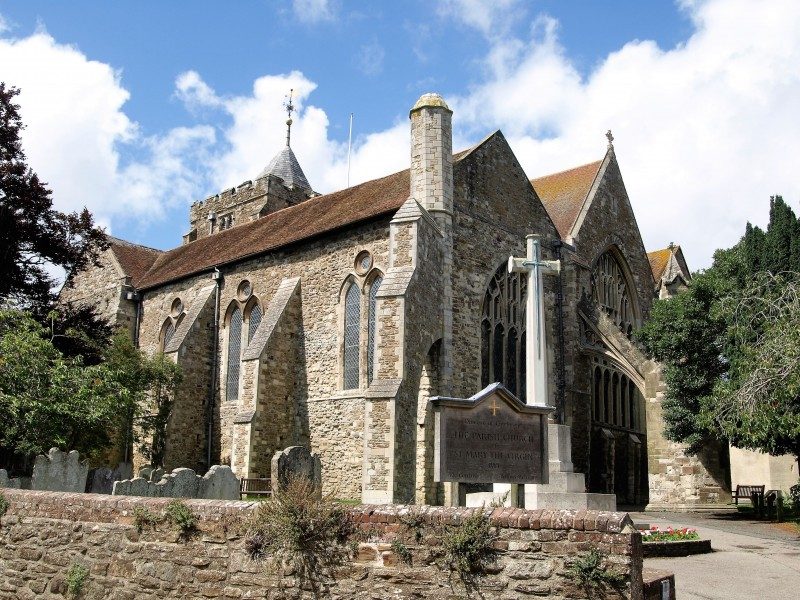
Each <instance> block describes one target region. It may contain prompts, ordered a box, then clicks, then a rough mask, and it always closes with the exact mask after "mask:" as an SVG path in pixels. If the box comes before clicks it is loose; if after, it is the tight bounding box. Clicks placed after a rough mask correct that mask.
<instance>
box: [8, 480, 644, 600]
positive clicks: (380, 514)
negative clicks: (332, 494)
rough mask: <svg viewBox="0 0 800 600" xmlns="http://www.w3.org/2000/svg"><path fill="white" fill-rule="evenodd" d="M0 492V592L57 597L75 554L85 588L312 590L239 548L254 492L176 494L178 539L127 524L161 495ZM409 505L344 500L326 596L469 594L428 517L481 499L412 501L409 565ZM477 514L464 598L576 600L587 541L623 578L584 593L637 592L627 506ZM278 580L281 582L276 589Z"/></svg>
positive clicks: (293, 593)
mask: <svg viewBox="0 0 800 600" xmlns="http://www.w3.org/2000/svg"><path fill="white" fill-rule="evenodd" d="M5 495H6V497H7V499H8V500H9V502H10V506H9V510H8V512H7V513H6V515H5V516H4V517H3V518H2V520H1V521H0V599H3V600H6V599H12V598H13V599H14V600H19V599H22V600H25V599H28V598H40V599H43V600H52V599H56V598H63V594H64V592H65V587H66V586H65V578H66V572H67V570H68V569H69V566H70V565H71V564H72V563H74V562H80V563H81V564H83V565H85V566H86V567H87V568H88V569H89V575H88V577H87V579H86V582H85V584H84V588H83V590H84V592H83V593H84V597H85V598H107V599H108V600H123V599H126V600H128V599H134V598H201V597H206V598H226V599H228V598H231V599H233V598H264V597H270V598H272V597H282V598H311V597H313V596H312V594H311V592H310V590H308V588H307V587H304V588H302V589H301V588H300V587H299V586H298V582H297V580H296V579H295V578H294V577H293V576H292V575H288V574H286V575H284V576H283V577H281V578H280V580H279V581H276V580H275V579H274V578H271V576H270V575H268V572H267V568H268V565H265V564H261V563H256V562H252V561H251V560H250V559H249V557H248V556H247V552H246V550H245V540H244V537H243V534H242V533H241V531H242V528H241V527H240V524H241V523H243V522H244V521H246V520H247V518H248V517H249V516H250V515H251V514H252V511H253V510H256V509H257V507H258V503H255V502H222V501H213V500H206V501H199V500H188V501H186V504H187V506H188V507H189V508H190V509H191V510H192V512H193V513H194V514H195V515H196V516H197V519H198V524H197V526H198V529H199V534H198V535H196V536H194V537H193V538H191V539H190V540H188V541H181V540H180V537H179V536H178V535H177V533H176V532H175V531H174V530H173V529H170V528H169V527H166V526H164V527H162V526H158V527H156V529H154V530H148V529H145V530H144V531H143V532H142V533H141V534H140V533H138V532H137V530H136V527H135V525H134V519H133V510H134V508H144V509H147V510H149V511H151V512H153V513H155V514H159V513H162V512H163V510H164V507H165V506H166V504H167V503H168V500H166V499H160V498H128V497H125V498H122V497H117V496H95V495H86V494H83V495H81V494H65V493H49V492H30V491H19V490H8V491H7V492H5ZM410 509H411V507H408V506H398V505H394V506H375V505H362V506H357V507H352V508H349V509H347V514H348V516H349V518H350V519H351V521H352V523H353V524H354V526H355V528H356V530H357V531H358V532H359V533H358V535H357V538H358V539H359V540H361V541H360V543H359V546H358V552H357V554H356V555H355V556H354V557H353V559H352V562H350V563H348V564H345V565H344V566H343V567H342V568H340V569H339V570H338V571H337V574H336V579H334V580H331V581H327V582H326V584H327V585H328V586H329V590H330V597H331V598H339V599H343V598H348V599H351V598H355V599H375V598H398V599H402V598H431V599H434V600H444V599H451V598H464V597H468V594H467V593H466V591H465V590H464V587H463V585H462V584H461V583H460V581H459V579H458V577H457V576H456V575H454V574H451V573H449V572H448V571H446V570H443V569H442V568H441V567H440V566H437V564H436V563H435V562H434V560H436V561H437V562H441V560H440V559H441V557H442V548H441V546H440V539H439V538H437V536H436V534H435V532H436V529H435V528H434V525H437V526H441V525H442V524H449V525H457V524H459V523H461V522H463V520H464V519H465V518H466V517H467V516H469V515H471V514H473V513H474V512H475V510H483V509H466V508H443V507H432V506H423V507H418V511H419V513H418V514H419V517H420V520H421V522H422V524H423V525H422V528H421V533H422V541H421V542H410V541H409V542H408V543H407V544H406V545H407V547H408V549H409V550H410V552H411V555H412V565H413V566H410V565H407V564H406V563H404V562H403V561H402V560H400V557H398V556H397V555H396V554H395V553H394V552H393V551H392V542H393V541H395V540H401V541H403V540H408V539H409V537H410V538H411V539H414V536H413V532H412V535H411V536H408V535H407V534H408V531H407V530H408V528H407V527H406V526H405V525H404V524H403V520H404V518H406V517H407V515H408V513H409V510H410ZM487 514H488V515H489V518H490V521H491V523H492V525H493V526H494V527H495V528H496V532H497V540H496V541H495V544H494V545H495V548H496V550H497V561H496V563H495V564H494V565H493V566H492V567H491V568H490V569H489V572H488V573H486V574H485V576H484V577H479V578H477V590H475V592H474V597H481V598H485V599H487V600H490V599H503V600H511V599H517V598H528V597H540V596H546V597H548V598H551V599H554V600H566V599H575V600H578V599H581V600H583V599H585V598H587V591H586V590H585V589H584V588H581V587H580V586H578V585H577V584H576V583H575V582H574V581H573V580H572V579H570V578H569V577H568V576H567V570H568V569H569V565H570V564H571V563H572V561H574V560H575V559H576V558H577V557H579V556H580V555H582V554H584V553H586V552H588V551H589V550H590V549H591V548H598V549H599V550H600V551H601V552H603V553H604V554H605V555H606V559H605V564H606V565H607V566H608V567H610V568H612V569H614V570H615V571H617V572H619V573H622V574H624V575H625V576H626V579H627V583H626V585H625V586H624V587H622V588H621V589H619V591H617V590H616V589H613V588H608V589H599V590H597V591H594V590H592V591H591V598H592V599H601V598H629V599H634V600H641V599H642V598H643V590H642V547H641V536H640V534H639V533H638V532H637V531H636V530H635V529H634V528H633V526H632V522H631V520H630V517H629V516H628V515H626V514H624V513H604V512H596V511H566V510H561V511H548V510H533V511H526V510H522V509H514V508H500V509H495V510H493V511H491V512H489V511H487ZM363 540H367V541H363ZM403 543H406V542H403ZM278 583H280V584H281V585H282V586H283V589H282V590H278V589H276V584H278ZM275 594H278V595H277V596H276V595H275Z"/></svg>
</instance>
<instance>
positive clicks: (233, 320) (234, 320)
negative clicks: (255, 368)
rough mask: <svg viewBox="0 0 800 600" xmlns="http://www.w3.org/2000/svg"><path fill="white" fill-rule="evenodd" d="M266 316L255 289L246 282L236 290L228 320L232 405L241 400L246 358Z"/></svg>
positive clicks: (228, 390)
mask: <svg viewBox="0 0 800 600" xmlns="http://www.w3.org/2000/svg"><path fill="white" fill-rule="evenodd" d="M262 314H263V310H262V308H261V304H260V303H259V301H258V298H257V297H256V296H255V295H254V294H253V288H252V285H251V284H250V282H249V281H247V280H246V279H245V280H244V281H242V282H241V283H239V286H238V287H237V288H236V299H235V300H233V301H232V302H231V304H230V306H229V308H228V312H227V317H226V319H225V323H226V327H227V330H228V336H227V350H226V351H225V357H226V361H225V364H226V371H225V398H226V399H227V400H228V401H229V402H232V401H235V400H238V399H239V378H240V375H241V365H242V354H243V353H244V350H245V348H247V346H248V345H249V344H250V342H251V341H252V339H253V336H254V335H255V333H256V330H258V326H259V325H260V323H261V317H262Z"/></svg>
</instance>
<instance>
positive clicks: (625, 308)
mask: <svg viewBox="0 0 800 600" xmlns="http://www.w3.org/2000/svg"><path fill="white" fill-rule="evenodd" d="M634 297H635V296H634V295H633V293H632V288H631V286H630V285H629V283H628V279H627V277H626V276H625V271H624V270H623V268H622V265H621V264H620V262H619V260H618V259H617V257H616V256H615V254H614V253H613V252H612V251H611V250H609V251H607V252H605V253H604V254H602V255H601V256H600V258H598V259H597V262H596V263H595V266H594V269H592V299H593V300H594V301H595V302H597V304H599V305H600V308H602V309H603V311H604V312H605V313H606V314H607V315H608V316H609V317H610V318H611V320H612V321H614V323H615V324H616V325H617V327H619V328H620V329H621V330H622V332H623V333H625V335H627V336H630V335H631V334H632V333H633V330H634V328H635V327H636V317H635V314H634V310H633V304H632V303H633V299H634Z"/></svg>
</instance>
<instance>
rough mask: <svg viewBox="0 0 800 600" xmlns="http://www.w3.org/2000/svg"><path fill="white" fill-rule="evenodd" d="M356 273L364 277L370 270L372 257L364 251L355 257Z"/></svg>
mask: <svg viewBox="0 0 800 600" xmlns="http://www.w3.org/2000/svg"><path fill="white" fill-rule="evenodd" d="M355 266H356V273H358V274H359V275H366V274H367V272H368V271H369V270H370V269H371V268H372V255H371V254H370V253H369V252H367V251H366V250H362V251H361V252H359V253H358V256H356V265H355Z"/></svg>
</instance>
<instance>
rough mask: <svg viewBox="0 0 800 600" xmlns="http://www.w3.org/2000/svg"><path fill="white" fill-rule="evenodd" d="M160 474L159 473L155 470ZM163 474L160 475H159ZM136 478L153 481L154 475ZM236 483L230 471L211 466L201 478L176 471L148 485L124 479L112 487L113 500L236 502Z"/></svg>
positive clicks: (192, 473) (188, 471) (226, 467)
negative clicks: (185, 499)
mask: <svg viewBox="0 0 800 600" xmlns="http://www.w3.org/2000/svg"><path fill="white" fill-rule="evenodd" d="M158 470H160V469H158ZM162 472H163V471H162ZM139 474H140V475H147V476H148V477H149V478H152V477H154V471H150V470H147V471H144V470H140V471H139ZM239 489H240V488H239V479H238V478H237V477H236V475H235V474H234V473H233V471H232V470H231V468H230V467H228V466H225V465H214V466H212V467H211V468H210V469H209V470H208V473H206V474H205V475H204V476H202V477H201V476H199V475H197V473H195V472H194V471H193V470H192V469H186V468H178V469H175V470H173V471H172V473H168V474H166V475H163V476H162V477H160V479H159V480H158V481H152V480H149V479H146V478H145V477H141V476H140V477H136V478H135V479H126V480H123V481H117V482H115V483H114V488H113V491H112V493H113V494H114V495H115V496H145V497H150V498H202V499H205V500H238V499H239Z"/></svg>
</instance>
